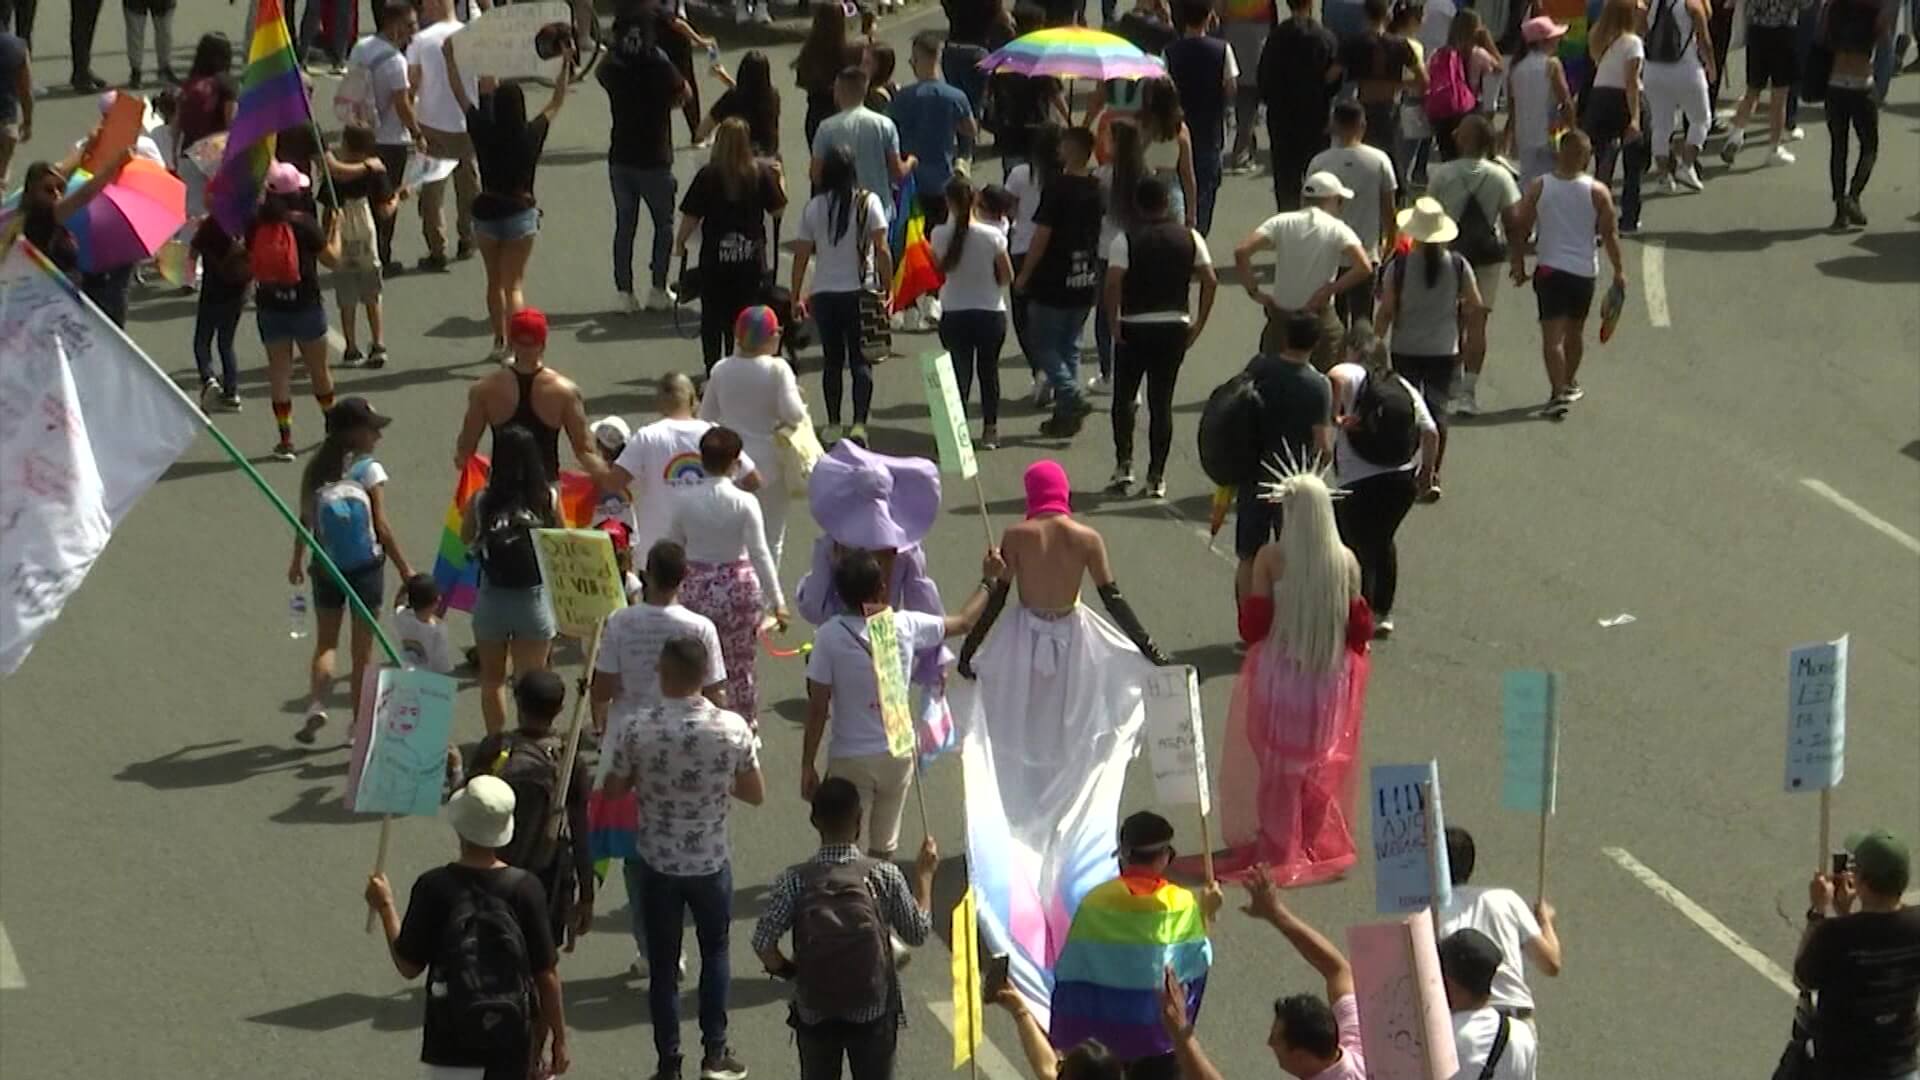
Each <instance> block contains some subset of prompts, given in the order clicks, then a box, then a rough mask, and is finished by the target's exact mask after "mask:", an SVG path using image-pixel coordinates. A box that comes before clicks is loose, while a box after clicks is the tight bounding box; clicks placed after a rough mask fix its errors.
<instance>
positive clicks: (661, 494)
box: [614, 418, 754, 565]
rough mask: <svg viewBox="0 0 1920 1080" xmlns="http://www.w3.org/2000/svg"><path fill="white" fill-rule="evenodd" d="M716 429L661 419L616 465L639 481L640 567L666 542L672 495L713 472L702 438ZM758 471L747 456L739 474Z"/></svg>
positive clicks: (636, 539) (637, 435)
mask: <svg viewBox="0 0 1920 1080" xmlns="http://www.w3.org/2000/svg"><path fill="white" fill-rule="evenodd" d="M712 426H713V425H712V424H710V423H708V422H707V421H705V420H695V419H692V418H688V419H685V420H674V419H662V420H655V421H654V422H653V423H651V424H648V425H646V426H645V427H642V428H641V429H640V430H639V431H636V432H634V433H633V437H632V438H630V439H628V440H627V448H626V449H625V450H622V451H620V457H619V458H618V459H617V460H615V461H614V464H615V465H618V466H620V467H621V468H622V469H625V470H626V471H627V475H628V476H631V477H633V486H632V491H633V511H634V512H633V517H634V521H633V559H634V562H636V563H640V564H642V565H645V563H646V561H647V552H649V551H652V550H653V545H655V544H657V543H659V542H660V541H662V540H664V539H666V537H667V526H668V525H669V524H670V523H671V518H672V516H673V512H672V508H671V506H670V504H669V499H670V498H671V496H672V493H673V492H674V491H675V490H676V489H678V488H690V487H698V486H699V485H700V483H701V481H703V480H705V479H706V478H707V470H706V469H705V468H703V467H701V465H700V436H702V435H705V434H706V433H707V429H708V428H710V427H712ZM753 469H754V466H753V460H752V459H751V458H749V457H748V456H747V455H746V454H744V453H743V454H741V455H740V463H739V465H737V466H735V468H734V470H733V475H735V476H745V475H747V474H748V473H750V472H752V471H753Z"/></svg>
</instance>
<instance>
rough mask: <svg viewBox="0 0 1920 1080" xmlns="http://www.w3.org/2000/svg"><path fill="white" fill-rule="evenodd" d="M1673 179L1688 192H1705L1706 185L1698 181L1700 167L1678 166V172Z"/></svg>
mask: <svg viewBox="0 0 1920 1080" xmlns="http://www.w3.org/2000/svg"><path fill="white" fill-rule="evenodd" d="M1674 178H1675V179H1677V180H1679V181H1680V186H1681V187H1683V188H1686V189H1687V190H1689V191H1705V190H1706V187H1707V185H1706V184H1704V183H1702V182H1701V180H1700V167H1699V166H1697V165H1682V166H1680V168H1679V170H1678V171H1677V172H1675V173H1674Z"/></svg>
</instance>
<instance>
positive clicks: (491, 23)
mask: <svg viewBox="0 0 1920 1080" xmlns="http://www.w3.org/2000/svg"><path fill="white" fill-rule="evenodd" d="M555 24H558V25H559V26H561V27H571V26H572V25H573V14H572V12H571V11H570V10H569V9H568V7H567V5H566V4H564V3H538V4H498V5H495V6H494V8H493V9H492V10H491V11H488V12H487V13H486V14H484V15H482V16H480V17H479V18H477V19H475V20H473V21H472V22H470V23H468V24H467V25H466V26H464V27H462V28H461V29H459V30H456V31H454V33H453V36H452V38H451V39H450V40H451V41H452V42H453V58H454V60H455V61H456V62H457V63H458V64H459V65H460V74H461V75H462V76H465V77H468V78H474V77H478V76H482V75H488V76H492V77H493V78H496V79H549V80H550V79H553V78H554V77H555V76H556V75H558V74H559V72H560V62H561V61H560V57H559V54H558V53H554V54H552V55H550V56H545V57H543V56H541V55H540V53H541V49H540V48H539V45H538V41H539V39H540V31H541V30H543V29H545V28H546V27H549V26H553V25H555ZM552 37H553V35H552V34H549V35H548V38H549V39H551V38H552Z"/></svg>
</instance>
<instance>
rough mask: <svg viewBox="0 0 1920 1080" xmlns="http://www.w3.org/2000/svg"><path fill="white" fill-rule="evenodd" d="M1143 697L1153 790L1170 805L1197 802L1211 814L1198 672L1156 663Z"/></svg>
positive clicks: (1190, 666)
mask: <svg viewBox="0 0 1920 1080" xmlns="http://www.w3.org/2000/svg"><path fill="white" fill-rule="evenodd" d="M1146 696H1147V752H1148V755H1149V757H1150V759H1151V760H1152V762H1153V790H1154V794H1155V795H1156V796H1157V797H1158V798H1159V799H1160V801H1161V802H1163V803H1166V804H1168V805H1170V806H1198V807H1199V808H1200V813H1202V814H1210V813H1212V812H1213V801H1212V799H1211V797H1210V795H1209V793H1208V790H1207V789H1208V787H1209V786H1210V785H1209V783H1208V782H1207V737H1206V730H1205V729H1204V728H1203V727H1202V726H1201V717H1200V680H1199V677H1198V676H1197V674H1196V673H1195V671H1194V669H1193V667H1192V665H1189V664H1180V665H1177V666H1174V667H1163V668H1155V669H1154V670H1153V673H1152V674H1151V675H1148V676H1147V686H1146Z"/></svg>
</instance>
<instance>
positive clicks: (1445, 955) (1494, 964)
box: [1440, 927, 1500, 997]
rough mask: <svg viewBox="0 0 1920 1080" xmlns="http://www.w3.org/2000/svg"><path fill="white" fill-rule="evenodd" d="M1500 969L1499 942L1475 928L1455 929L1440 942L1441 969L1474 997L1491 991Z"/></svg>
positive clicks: (1485, 994) (1442, 972)
mask: <svg viewBox="0 0 1920 1080" xmlns="http://www.w3.org/2000/svg"><path fill="white" fill-rule="evenodd" d="M1499 970H1500V946H1499V945H1496V944H1495V943H1494V940H1493V939H1492V938H1490V937H1488V936H1487V935H1485V934H1483V933H1481V932H1480V931H1478V930H1475V929H1472V928H1471V927H1469V928H1468V929H1465V930H1456V931H1454V932H1453V933H1451V934H1449V935H1447V939H1446V940H1445V941H1442V942H1441V943H1440V972H1441V974H1443V975H1445V976H1446V977H1447V978H1449V979H1452V980H1453V981H1454V982H1456V983H1459V984H1460V987H1461V989H1463V990H1465V991H1467V992H1468V993H1470V994H1472V995H1474V996H1475V997H1485V996H1487V995H1488V994H1490V993H1492V992H1493V973H1494V972H1496V971H1499Z"/></svg>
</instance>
